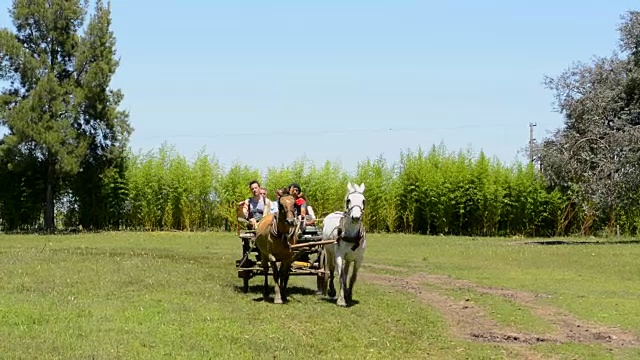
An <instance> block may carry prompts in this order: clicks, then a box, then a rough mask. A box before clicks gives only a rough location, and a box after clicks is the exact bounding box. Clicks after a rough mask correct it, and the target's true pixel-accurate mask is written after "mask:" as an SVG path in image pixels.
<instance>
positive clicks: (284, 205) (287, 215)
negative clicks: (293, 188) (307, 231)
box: [278, 194, 296, 226]
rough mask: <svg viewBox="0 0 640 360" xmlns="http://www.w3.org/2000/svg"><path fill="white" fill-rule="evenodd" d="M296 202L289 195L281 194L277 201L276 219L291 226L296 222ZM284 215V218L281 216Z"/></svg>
mask: <svg viewBox="0 0 640 360" xmlns="http://www.w3.org/2000/svg"><path fill="white" fill-rule="evenodd" d="M295 205H296V200H295V199H294V198H293V196H291V195H289V194H283V195H282V196H280V198H279V199H278V218H279V219H280V221H283V222H284V223H286V224H287V225H289V226H291V225H294V224H295V221H296V208H295ZM283 215H284V216H283Z"/></svg>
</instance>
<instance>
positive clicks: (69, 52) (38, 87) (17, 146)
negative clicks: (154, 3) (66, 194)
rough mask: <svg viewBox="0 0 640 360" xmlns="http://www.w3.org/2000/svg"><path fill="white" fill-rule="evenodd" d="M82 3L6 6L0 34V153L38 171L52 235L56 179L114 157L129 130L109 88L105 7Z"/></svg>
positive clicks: (57, 0)
mask: <svg viewBox="0 0 640 360" xmlns="http://www.w3.org/2000/svg"><path fill="white" fill-rule="evenodd" d="M88 10H89V4H88V0H84V1H80V0H14V1H13V3H12V6H11V8H10V10H9V12H10V16H11V18H12V20H13V25H14V27H15V32H12V31H11V30H9V29H6V28H5V29H1V30H0V81H5V82H8V86H7V87H6V88H4V89H3V90H2V92H1V93H0V122H1V124H2V125H4V126H6V127H7V128H8V130H9V133H8V134H7V135H6V136H5V137H4V139H3V143H2V147H3V148H2V149H0V150H2V151H8V150H9V149H11V150H12V151H19V152H24V153H28V154H30V155H31V156H35V157H36V158H37V159H39V160H40V161H41V162H43V163H44V167H45V168H46V172H45V174H43V175H44V176H45V178H46V181H45V184H46V192H45V193H46V199H43V200H44V203H45V204H46V205H45V211H44V225H45V229H47V230H53V229H54V227H55V223H54V209H55V207H54V201H55V199H56V195H57V194H59V193H60V190H61V186H62V184H63V182H62V180H63V179H65V178H66V179H69V178H71V177H73V176H75V175H76V174H77V173H78V171H79V170H80V169H81V168H82V167H83V166H85V164H86V163H87V161H88V160H89V159H97V158H114V157H117V155H118V154H120V153H122V151H123V150H122V149H123V148H124V145H125V144H126V143H127V142H128V136H129V135H130V132H131V131H132V130H131V128H130V125H129V122H128V113H126V112H123V111H119V110H118V109H117V108H118V106H119V103H120V102H121V101H122V98H123V95H122V93H121V92H120V91H117V90H115V91H114V90H111V89H109V84H110V81H111V77H112V76H113V74H114V72H115V70H116V68H117V67H118V60H117V59H116V57H115V55H116V54H115V37H114V35H113V33H112V32H111V30H110V26H111V20H110V7H109V4H107V5H105V4H103V3H102V1H100V0H98V1H97V2H96V6H95V11H94V13H93V15H92V16H91V17H90V20H89V21H88V23H87V27H86V31H84V32H83V33H81V30H82V28H83V26H84V25H85V20H86V18H87V16H88V13H89V11H88Z"/></svg>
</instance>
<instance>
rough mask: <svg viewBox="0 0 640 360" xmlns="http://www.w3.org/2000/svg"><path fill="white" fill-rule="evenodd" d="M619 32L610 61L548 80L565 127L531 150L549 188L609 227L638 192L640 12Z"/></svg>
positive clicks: (578, 66)
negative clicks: (566, 194) (558, 190)
mask: <svg viewBox="0 0 640 360" xmlns="http://www.w3.org/2000/svg"><path fill="white" fill-rule="evenodd" d="M618 32H619V43H618V49H617V50H614V51H613V53H612V54H611V55H610V56H608V57H607V56H596V57H594V58H593V59H592V60H591V61H590V62H575V63H573V64H571V66H569V67H568V68H567V69H566V70H565V71H564V72H562V73H561V74H560V75H558V76H557V77H549V76H546V77H545V80H544V84H545V86H546V87H547V88H548V89H550V90H551V91H553V93H554V99H555V108H556V110H557V111H559V112H560V113H561V114H563V116H564V126H563V127H562V128H560V129H558V130H556V131H555V132H554V133H553V134H552V135H551V136H549V137H548V138H546V139H544V141H542V142H541V144H539V146H538V147H537V149H535V150H534V151H535V152H536V155H537V156H536V157H537V159H538V161H540V163H541V166H542V170H543V174H544V176H545V178H546V179H547V180H548V181H549V183H550V185H552V186H559V187H562V188H565V189H566V191H568V192H569V193H570V194H571V196H572V197H573V198H574V200H575V202H576V204H579V205H580V206H581V207H582V208H583V209H584V210H585V211H586V212H587V213H589V214H591V216H592V217H597V216H606V217H607V218H608V221H609V224H610V225H611V226H613V224H614V221H615V214H616V212H617V211H618V210H622V209H624V208H625V207H629V206H636V207H637V200H638V195H639V193H640V191H639V190H640V163H639V161H640V126H639V125H640V86H639V85H640V12H638V11H629V12H627V13H625V14H623V15H622V16H621V23H620V25H619V27H618Z"/></svg>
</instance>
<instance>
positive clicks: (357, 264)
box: [346, 256, 362, 302]
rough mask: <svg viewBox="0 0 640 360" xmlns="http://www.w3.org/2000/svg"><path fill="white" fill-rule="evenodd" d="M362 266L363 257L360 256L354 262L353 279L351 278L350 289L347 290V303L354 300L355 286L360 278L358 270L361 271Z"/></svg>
mask: <svg viewBox="0 0 640 360" xmlns="http://www.w3.org/2000/svg"><path fill="white" fill-rule="evenodd" d="M360 265H362V257H360V256H358V257H356V259H355V260H354V261H353V272H352V273H351V277H350V278H349V287H348V288H347V294H346V296H347V299H346V300H347V301H348V302H351V301H352V300H353V297H352V296H353V285H354V284H355V283H356V279H357V278H358V270H360Z"/></svg>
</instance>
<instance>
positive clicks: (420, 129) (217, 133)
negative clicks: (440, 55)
mask: <svg viewBox="0 0 640 360" xmlns="http://www.w3.org/2000/svg"><path fill="white" fill-rule="evenodd" d="M514 126H517V124H515V123H509V124H490V125H487V124H478V125H460V126H448V127H385V128H356V129H340V130H329V129H325V130H314V128H313V124H312V125H311V126H309V127H304V126H302V127H299V128H298V130H288V129H286V130H273V129H271V130H262V131H260V130H258V131H242V132H227V131H215V132H214V133H212V134H207V135H204V134H197V135H196V134H182V135H181V134H173V135H154V136H141V137H138V138H139V139H140V138H143V139H154V138H171V139H174V138H201V139H209V138H218V137H232V136H265V135H266V136H271V135H300V134H301V133H304V134H305V136H313V135H344V134H353V133H358V134H363V133H384V132H387V133H394V132H413V133H416V132H429V131H435V130H460V129H473V128H484V129H486V128H498V127H514ZM136 137H137V136H136Z"/></svg>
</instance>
